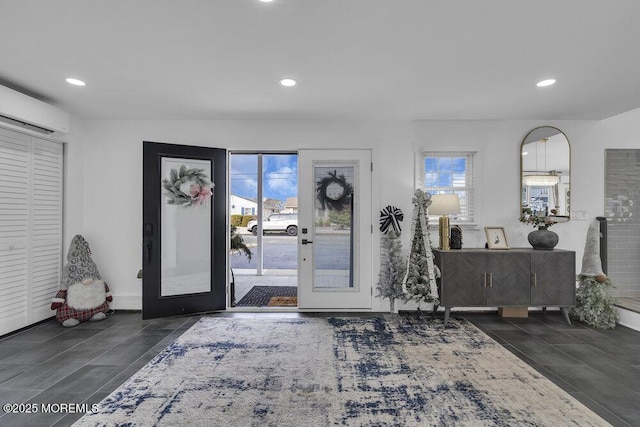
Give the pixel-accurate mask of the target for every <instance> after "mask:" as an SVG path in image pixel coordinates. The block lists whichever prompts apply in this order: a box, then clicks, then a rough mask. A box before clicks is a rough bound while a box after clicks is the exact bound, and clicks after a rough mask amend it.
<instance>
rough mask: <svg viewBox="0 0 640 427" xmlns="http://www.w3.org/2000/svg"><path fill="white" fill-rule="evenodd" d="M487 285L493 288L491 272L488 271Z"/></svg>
mask: <svg viewBox="0 0 640 427" xmlns="http://www.w3.org/2000/svg"><path fill="white" fill-rule="evenodd" d="M489 287H490V288H493V273H489Z"/></svg>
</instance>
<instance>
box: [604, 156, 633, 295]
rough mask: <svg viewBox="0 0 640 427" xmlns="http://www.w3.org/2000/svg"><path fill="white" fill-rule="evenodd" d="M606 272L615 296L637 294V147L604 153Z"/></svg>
mask: <svg viewBox="0 0 640 427" xmlns="http://www.w3.org/2000/svg"><path fill="white" fill-rule="evenodd" d="M605 158H606V160H605V216H606V217H607V219H608V222H607V224H608V238H607V246H608V251H609V254H608V257H607V267H608V271H607V274H608V275H609V277H611V279H612V280H613V282H614V283H615V284H616V286H617V289H615V290H614V293H615V295H616V296H619V297H640V197H639V196H640V150H629V149H609V150H606V153H605Z"/></svg>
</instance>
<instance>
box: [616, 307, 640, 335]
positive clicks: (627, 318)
mask: <svg viewBox="0 0 640 427" xmlns="http://www.w3.org/2000/svg"><path fill="white" fill-rule="evenodd" d="M616 308H617V309H618V313H620V320H619V321H618V323H620V324H621V325H622V326H626V327H627V328H631V329H635V330H636V331H640V313H636V312H635V311H630V310H625V309H624V308H621V307H616Z"/></svg>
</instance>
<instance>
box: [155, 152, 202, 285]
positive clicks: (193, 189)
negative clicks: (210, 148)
mask: <svg viewBox="0 0 640 427" xmlns="http://www.w3.org/2000/svg"><path fill="white" fill-rule="evenodd" d="M161 174H162V177H163V179H162V183H161V184H162V194H163V197H162V199H161V204H160V218H161V219H160V229H161V230H162V235H161V241H160V248H161V255H160V256H161V258H162V259H161V261H160V265H161V266H162V269H161V282H160V283H161V287H160V296H162V297H166V296H172V295H185V294H196V293H200V292H211V207H210V203H211V200H210V199H211V195H212V191H211V188H212V183H211V161H209V160H196V159H184V158H182V159H181V158H173V157H162V158H161Z"/></svg>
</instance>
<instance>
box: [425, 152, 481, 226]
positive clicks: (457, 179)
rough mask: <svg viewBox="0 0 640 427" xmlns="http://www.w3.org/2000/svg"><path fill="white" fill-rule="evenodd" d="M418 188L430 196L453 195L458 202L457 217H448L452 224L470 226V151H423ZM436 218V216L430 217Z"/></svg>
mask: <svg viewBox="0 0 640 427" xmlns="http://www.w3.org/2000/svg"><path fill="white" fill-rule="evenodd" d="M423 156H424V161H423V162H422V167H423V169H422V171H421V176H422V185H423V187H424V190H425V191H427V192H428V193H431V194H447V193H455V194H457V195H458V198H459V199H460V214H459V215H454V216H452V218H451V219H452V220H454V221H455V222H456V224H460V225H464V224H472V223H474V210H473V196H474V180H473V161H474V158H475V153H474V152H440V151H426V152H423ZM430 219H434V220H435V219H436V217H430Z"/></svg>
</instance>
